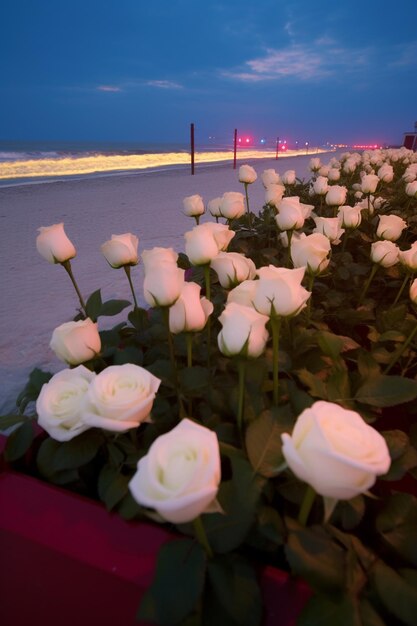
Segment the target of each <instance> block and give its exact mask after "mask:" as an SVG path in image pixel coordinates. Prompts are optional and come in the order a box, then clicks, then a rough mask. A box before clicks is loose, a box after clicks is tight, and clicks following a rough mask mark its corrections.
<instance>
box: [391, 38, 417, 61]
mask: <svg viewBox="0 0 417 626" xmlns="http://www.w3.org/2000/svg"><path fill="white" fill-rule="evenodd" d="M413 65H417V41H411V42H410V43H407V44H404V45H403V46H396V47H395V50H394V51H393V55H392V59H391V61H390V62H389V63H388V66H389V67H397V68H398V67H409V66H413Z"/></svg>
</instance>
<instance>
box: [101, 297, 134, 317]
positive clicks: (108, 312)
mask: <svg viewBox="0 0 417 626" xmlns="http://www.w3.org/2000/svg"><path fill="white" fill-rule="evenodd" d="M127 306H131V302H129V300H107V302H103V304H102V305H101V308H100V312H99V313H98V317H102V316H107V317H110V316H112V315H118V313H121V312H122V311H123V309H125V308H126V307H127Z"/></svg>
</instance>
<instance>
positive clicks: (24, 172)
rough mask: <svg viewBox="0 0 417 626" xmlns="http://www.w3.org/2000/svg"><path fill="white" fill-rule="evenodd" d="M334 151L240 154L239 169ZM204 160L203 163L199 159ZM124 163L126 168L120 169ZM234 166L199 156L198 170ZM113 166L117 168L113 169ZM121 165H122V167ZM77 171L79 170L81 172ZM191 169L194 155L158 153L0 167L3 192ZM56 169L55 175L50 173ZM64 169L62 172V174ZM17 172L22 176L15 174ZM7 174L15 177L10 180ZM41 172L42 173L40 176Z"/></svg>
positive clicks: (218, 155)
mask: <svg viewBox="0 0 417 626" xmlns="http://www.w3.org/2000/svg"><path fill="white" fill-rule="evenodd" d="M334 152H335V151H334V150H324V149H321V148H312V149H310V150H309V151H308V152H307V151H306V150H298V151H295V150H288V151H287V152H280V153H279V158H278V159H277V158H276V157H275V152H273V151H266V150H244V149H241V150H240V151H238V152H237V168H238V167H239V165H242V164H243V163H251V164H254V163H258V162H260V161H271V160H275V161H276V162H278V161H280V160H281V159H288V158H300V157H306V156H308V157H309V158H311V157H313V156H315V155H318V154H328V153H334ZM200 158H201V159H202V160H199V159H200ZM120 161H124V166H123V167H122V166H120V167H116V165H118V164H120ZM229 162H230V163H232V162H233V151H227V152H226V151H223V152H217V151H213V152H201V153H199V152H196V153H195V169H196V170H197V169H202V168H207V167H216V166H219V165H220V166H222V165H225V164H226V163H229ZM112 164H113V165H112ZM120 165H121V164H120ZM77 167H78V168H79V169H78V170H77ZM190 167H191V155H190V153H163V152H162V153H154V154H144V155H135V156H123V155H119V156H116V157H109V156H105V155H99V156H97V157H91V156H88V157H77V158H73V159H68V158H64V159H59V158H56V159H55V158H54V159H39V160H25V161H20V160H16V161H11V162H7V161H6V162H2V163H0V188H3V187H13V186H23V185H28V184H42V183H50V182H57V181H65V180H83V179H84V178H99V177H107V176H129V175H139V174H141V173H156V172H162V171H165V170H171V169H177V170H181V171H183V170H184V171H186V170H187V169H189V168H190ZM51 168H55V171H48V170H50V169H51ZM60 168H61V171H59V172H58V170H59V169H60ZM13 170H15V172H16V171H17V172H18V173H13ZM5 172H6V173H8V172H10V173H12V174H13V175H11V176H9V177H7V176H5ZM36 172H39V173H36Z"/></svg>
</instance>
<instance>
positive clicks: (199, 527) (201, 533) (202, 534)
mask: <svg viewBox="0 0 417 626" xmlns="http://www.w3.org/2000/svg"><path fill="white" fill-rule="evenodd" d="M193 527H194V535H195V537H196V539H197V541H198V543H199V544H200V545H201V546H203V548H204V550H205V551H206V554H207V556H208V557H209V559H211V558H212V557H213V550H212V549H211V546H210V543H209V540H208V538H207V534H206V531H205V528H204V525H203V522H202V521H201V517H200V516H198V517H196V518H195V520H193Z"/></svg>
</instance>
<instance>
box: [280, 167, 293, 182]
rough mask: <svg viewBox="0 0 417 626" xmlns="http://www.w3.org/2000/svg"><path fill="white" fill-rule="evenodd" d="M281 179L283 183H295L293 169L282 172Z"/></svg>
mask: <svg viewBox="0 0 417 626" xmlns="http://www.w3.org/2000/svg"><path fill="white" fill-rule="evenodd" d="M281 179H282V182H283V183H284V185H295V182H296V179H295V170H287V171H286V172H284V173H283V175H282V176H281Z"/></svg>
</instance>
